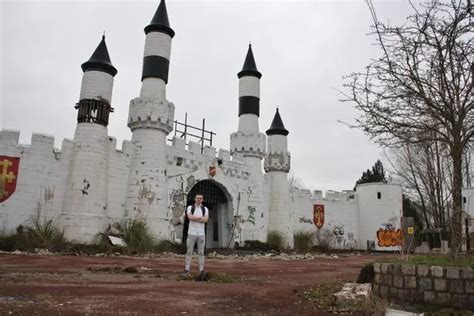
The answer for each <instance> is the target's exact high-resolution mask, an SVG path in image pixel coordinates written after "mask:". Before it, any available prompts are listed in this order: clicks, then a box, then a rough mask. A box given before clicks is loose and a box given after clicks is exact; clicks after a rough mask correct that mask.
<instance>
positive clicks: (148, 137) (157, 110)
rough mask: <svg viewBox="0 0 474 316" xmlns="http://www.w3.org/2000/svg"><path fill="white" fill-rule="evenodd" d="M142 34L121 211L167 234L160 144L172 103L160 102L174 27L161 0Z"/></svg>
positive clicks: (169, 122)
mask: <svg viewBox="0 0 474 316" xmlns="http://www.w3.org/2000/svg"><path fill="white" fill-rule="evenodd" d="M145 34H146V39H145V52H144V57H143V71H142V87H141V91H140V96H139V97H138V98H135V99H133V100H131V101H130V110H129V117H128V127H130V129H131V130H132V143H133V145H134V153H133V157H132V164H131V169H130V176H129V183H128V191H127V196H126V199H125V212H126V214H125V215H126V216H129V217H131V218H135V217H142V216H143V217H147V219H148V222H149V225H150V228H151V230H152V231H153V232H155V233H156V235H157V237H164V238H168V237H169V236H168V231H169V223H168V214H167V211H168V202H167V200H168V194H167V185H166V156H165V148H166V136H167V135H168V134H169V133H170V132H171V131H172V129H173V120H174V105H173V104H172V103H170V102H168V101H167V100H166V84H167V83H168V69H169V60H170V53H171V40H172V38H173V36H174V31H173V30H172V29H171V27H170V24H169V21H168V14H167V11H166V5H165V2H164V0H161V2H160V5H159V6H158V9H157V11H156V13H155V15H154V16H153V19H152V20H151V22H150V24H149V25H148V26H147V27H145Z"/></svg>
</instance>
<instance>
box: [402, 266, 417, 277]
mask: <svg viewBox="0 0 474 316" xmlns="http://www.w3.org/2000/svg"><path fill="white" fill-rule="evenodd" d="M402 273H403V274H404V275H414V274H415V273H416V267H415V266H412V265H405V264H404V265H402Z"/></svg>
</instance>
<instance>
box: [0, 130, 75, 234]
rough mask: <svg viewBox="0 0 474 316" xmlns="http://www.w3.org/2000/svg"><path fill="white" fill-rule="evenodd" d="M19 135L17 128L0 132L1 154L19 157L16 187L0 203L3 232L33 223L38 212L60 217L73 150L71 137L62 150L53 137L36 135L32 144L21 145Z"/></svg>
mask: <svg viewBox="0 0 474 316" xmlns="http://www.w3.org/2000/svg"><path fill="white" fill-rule="evenodd" d="M19 137H20V133H19V132H18V131H10V130H2V131H1V132H0V155H5V156H11V157H19V158H20V165H19V171H18V177H17V185H16V190H15V192H14V194H13V195H12V196H11V197H10V198H8V199H7V200H6V201H4V202H3V203H0V223H1V224H0V225H1V226H0V231H5V232H8V231H12V230H14V229H15V228H16V227H17V226H18V225H25V224H26V223H31V219H32V216H34V215H36V214H38V212H39V214H40V215H41V216H43V218H47V219H58V216H59V214H60V212H61V210H62V206H63V205H62V204H63V200H64V196H65V190H66V188H67V185H66V180H67V178H66V177H65V174H67V170H68V169H69V167H70V163H71V158H72V152H73V143H72V141H70V140H64V141H63V144H62V149H61V151H60V150H58V149H56V148H54V138H53V137H51V136H48V135H42V134H33V135H32V138H31V145H25V144H19V143H18V141H19Z"/></svg>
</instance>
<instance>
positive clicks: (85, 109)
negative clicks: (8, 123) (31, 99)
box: [0, 0, 402, 250]
mask: <svg viewBox="0 0 474 316" xmlns="http://www.w3.org/2000/svg"><path fill="white" fill-rule="evenodd" d="M145 34H146V38H145V49H144V55H143V56H144V57H143V71H142V78H141V82H142V83H141V91H140V95H139V96H138V97H136V98H135V99H133V100H131V101H130V108H129V117H128V127H129V128H130V129H131V131H132V139H131V140H130V141H128V140H126V141H124V142H123V144H122V146H121V149H120V150H119V149H117V144H116V140H115V139H114V138H113V137H111V136H109V135H108V132H107V125H108V122H109V115H110V113H112V112H113V107H112V104H113V103H112V89H113V83H114V77H115V75H116V74H117V69H116V68H115V67H114V66H113V65H112V63H111V61H110V57H109V53H108V50H107V46H106V43H105V37H103V38H102V40H101V42H100V43H99V45H98V46H97V48H96V50H95V51H94V52H93V54H92V56H91V57H90V59H89V60H88V61H86V62H85V63H83V64H82V70H83V78H82V85H81V92H80V99H79V102H78V103H77V105H76V109H77V125H76V130H75V134H74V138H73V139H72V140H70V139H64V140H63V142H62V146H61V149H57V148H55V147H54V138H53V137H51V136H47V135H43V134H33V136H32V140H31V144H30V145H24V144H19V132H17V131H12V130H2V131H1V132H0V176H1V179H0V180H1V181H0V230H3V231H9V230H14V229H15V228H16V227H17V226H18V225H22V224H25V223H27V222H28V220H29V219H30V218H31V216H33V215H34V214H35V213H37V212H41V214H42V215H43V216H46V217H48V218H55V219H57V220H58V225H59V226H60V227H61V228H62V229H63V230H64V232H65V236H66V238H67V239H69V240H74V241H77V242H83V243H89V242H92V241H93V240H94V237H95V236H96V234H97V233H99V232H104V231H105V230H106V228H107V227H109V225H111V224H112V223H114V222H119V221H121V220H123V219H125V218H143V219H146V221H147V223H148V226H149V228H150V230H151V231H152V232H153V234H154V235H155V236H156V237H157V238H159V239H166V240H172V241H180V240H181V238H182V235H183V231H182V230H183V225H181V223H180V216H181V214H182V213H183V211H184V209H185V207H186V205H188V204H190V203H192V201H193V198H194V195H195V194H196V193H198V192H200V193H203V194H204V199H205V202H206V203H207V206H208V207H209V209H210V219H209V223H208V225H207V247H233V246H234V245H235V244H243V243H244V242H245V241H246V240H260V241H266V239H267V234H268V232H269V231H278V232H280V233H281V234H282V235H283V236H284V237H285V240H286V243H287V245H288V246H289V247H292V246H293V236H294V234H295V233H297V232H300V231H316V230H320V229H328V231H330V233H331V234H333V235H334V238H333V241H332V243H333V246H334V247H338V248H352V249H366V248H367V246H368V245H369V244H370V245H371V247H372V248H373V249H376V250H396V249H398V247H399V244H398V241H397V240H396V237H393V236H392V235H390V236H391V237H387V236H388V235H386V236H385V237H383V238H385V239H384V240H380V238H381V237H380V236H381V235H378V232H381V231H382V232H386V233H387V234H388V233H390V234H392V233H393V232H395V231H396V230H395V229H398V228H401V227H400V217H401V216H402V189H401V186H400V185H396V184H382V183H369V184H363V185H359V186H358V187H357V191H352V190H348V191H343V192H334V191H330V192H327V193H326V195H325V197H324V198H323V195H322V192H320V191H313V192H310V191H309V190H297V189H292V188H291V187H290V186H289V183H288V172H289V170H290V153H289V152H288V146H287V141H288V135H289V131H288V130H287V129H286V128H285V126H284V124H283V120H282V117H281V115H280V113H279V111H278V109H277V110H276V112H275V115H274V118H273V121H272V122H271V124H269V125H270V127H269V129H267V130H266V132H265V133H262V132H261V131H260V128H259V114H260V79H261V77H262V74H261V73H260V72H259V71H258V69H257V66H256V62H255V59H254V55H253V52H252V48H251V46H249V48H248V51H247V55H246V57H245V61H244V65H243V68H242V70H241V71H240V72H239V73H238V74H237V76H238V80H239V100H238V128H237V131H236V132H235V133H232V134H231V135H230V149H229V150H226V149H219V150H216V149H215V148H214V147H211V146H204V144H203V143H198V142H194V141H187V140H186V138H182V137H180V135H176V133H175V136H174V137H173V138H172V140H171V142H170V141H168V140H167V137H168V136H169V135H170V133H171V132H172V131H173V129H174V127H175V126H174V125H175V123H174V122H175V118H174V110H175V105H174V104H173V103H171V102H169V101H168V100H167V97H166V85H167V83H168V72H169V69H170V55H171V43H172V39H173V36H174V34H175V32H174V30H173V29H172V28H171V26H170V23H169V20H168V14H167V10H166V5H165V2H164V1H163V0H161V2H160V4H159V6H158V9H157V11H156V13H155V15H154V16H153V18H152V20H151V22H150V24H149V25H147V26H146V27H145ZM264 110H265V111H267V110H268V109H264ZM111 119H113V117H111ZM262 163H263V168H262ZM387 227H388V228H387Z"/></svg>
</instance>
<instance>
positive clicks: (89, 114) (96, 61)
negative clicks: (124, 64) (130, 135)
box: [76, 35, 117, 126]
mask: <svg viewBox="0 0 474 316" xmlns="http://www.w3.org/2000/svg"><path fill="white" fill-rule="evenodd" d="M81 68H82V71H83V72H84V75H83V76H82V85H81V94H80V97H79V103H78V104H77V105H76V109H78V112H77V122H78V123H84V122H89V123H96V124H100V125H103V126H107V125H108V124H109V113H110V112H113V109H112V107H111V106H110V104H111V100H112V87H113V84H114V76H115V75H116V74H117V69H116V68H115V67H114V66H113V65H112V62H111V61H110V57H109V52H108V50H107V44H106V43H105V35H103V36H102V40H101V41H100V43H99V45H98V46H97V48H96V49H95V51H94V53H93V54H92V56H91V57H90V58H89V60H88V61H86V62H85V63H83V64H82V65H81Z"/></svg>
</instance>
